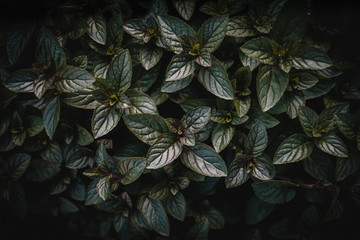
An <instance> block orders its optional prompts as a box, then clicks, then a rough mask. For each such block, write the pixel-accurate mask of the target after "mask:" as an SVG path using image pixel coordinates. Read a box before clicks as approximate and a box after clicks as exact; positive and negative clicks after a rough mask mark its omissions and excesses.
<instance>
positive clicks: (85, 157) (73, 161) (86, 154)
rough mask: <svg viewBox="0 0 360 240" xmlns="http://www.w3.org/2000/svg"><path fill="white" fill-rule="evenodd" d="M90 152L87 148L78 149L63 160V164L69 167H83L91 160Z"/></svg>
mask: <svg viewBox="0 0 360 240" xmlns="http://www.w3.org/2000/svg"><path fill="white" fill-rule="evenodd" d="M91 154H92V152H91V151H90V150H89V149H87V148H83V149H80V150H78V151H76V152H74V153H73V154H72V155H71V156H70V157H69V158H67V159H66V160H65V166H66V167H67V168H71V169H81V168H85V167H86V166H88V164H89V163H90V162H91V161H92V160H93V159H92V158H91Z"/></svg>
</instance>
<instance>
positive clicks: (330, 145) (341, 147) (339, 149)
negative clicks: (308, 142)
mask: <svg viewBox="0 0 360 240" xmlns="http://www.w3.org/2000/svg"><path fill="white" fill-rule="evenodd" d="M314 142H315V144H316V146H317V147H318V148H320V150H322V151H324V152H326V153H328V154H331V155H334V156H336V157H347V156H348V152H347V148H346V145H345V143H344V142H343V141H342V140H341V138H339V137H338V136H336V135H335V134H334V133H327V134H325V135H323V136H321V137H319V138H315V141H314Z"/></svg>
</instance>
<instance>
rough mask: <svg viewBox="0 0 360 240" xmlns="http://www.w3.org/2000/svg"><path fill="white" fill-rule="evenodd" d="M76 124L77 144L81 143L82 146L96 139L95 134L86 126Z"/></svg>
mask: <svg viewBox="0 0 360 240" xmlns="http://www.w3.org/2000/svg"><path fill="white" fill-rule="evenodd" d="M75 126H76V129H77V137H76V143H77V144H79V145H81V146H86V145H89V144H90V143H92V142H93V141H94V138H93V136H92V135H91V133H90V132H89V131H88V130H87V129H86V128H84V127H83V126H81V125H79V124H75Z"/></svg>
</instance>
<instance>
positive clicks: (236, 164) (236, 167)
mask: <svg viewBox="0 0 360 240" xmlns="http://www.w3.org/2000/svg"><path fill="white" fill-rule="evenodd" d="M228 172H229V173H228V175H227V176H226V178H225V185H226V188H234V187H237V186H240V185H241V184H243V183H245V182H246V181H247V180H248V179H249V177H250V176H249V174H248V172H247V160H244V159H242V158H241V156H236V158H235V159H234V160H233V161H232V162H231V164H230V166H229V170H228Z"/></svg>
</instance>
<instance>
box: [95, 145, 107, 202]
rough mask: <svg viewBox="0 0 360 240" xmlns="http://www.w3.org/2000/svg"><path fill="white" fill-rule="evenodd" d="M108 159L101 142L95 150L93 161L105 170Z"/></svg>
mask: <svg viewBox="0 0 360 240" xmlns="http://www.w3.org/2000/svg"><path fill="white" fill-rule="evenodd" d="M108 159H109V156H108V154H107V152H106V148H105V145H104V144H103V143H101V144H100V145H99V147H98V148H97V150H96V153H95V161H96V163H97V164H98V166H99V167H100V168H102V169H105V170H106V169H108V165H109V161H108ZM104 200H105V199H104Z"/></svg>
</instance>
